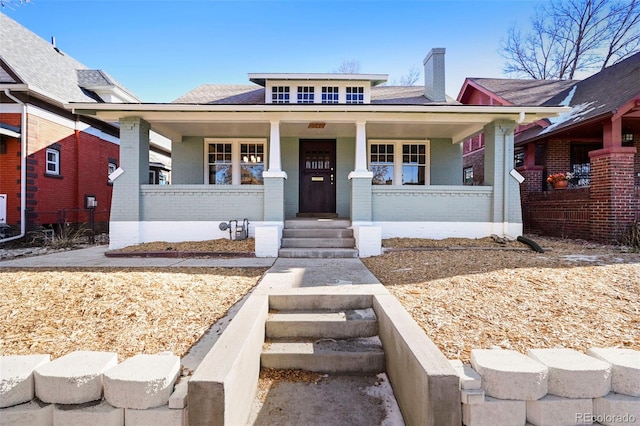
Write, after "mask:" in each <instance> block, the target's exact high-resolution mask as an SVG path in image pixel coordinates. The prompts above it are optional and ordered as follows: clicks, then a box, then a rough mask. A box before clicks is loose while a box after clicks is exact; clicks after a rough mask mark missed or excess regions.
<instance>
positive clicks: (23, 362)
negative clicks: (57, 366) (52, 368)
mask: <svg viewBox="0 0 640 426" xmlns="http://www.w3.org/2000/svg"><path fill="white" fill-rule="evenodd" d="M50 360H51V357H50V356H49V355H15V356H2V357H0V408H5V407H11V406H12V405H18V404H22V403H25V402H29V401H31V400H32V399H33V395H34V383H33V370H34V369H36V368H37V367H39V366H41V365H43V364H45V363H47V362H49V361H50Z"/></svg>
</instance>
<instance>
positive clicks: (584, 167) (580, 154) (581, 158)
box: [570, 143, 602, 186]
mask: <svg viewBox="0 0 640 426" xmlns="http://www.w3.org/2000/svg"><path fill="white" fill-rule="evenodd" d="M601 147H602V146H601V145H600V144H593V143H591V144H571V160H570V161H571V172H572V173H573V179H572V181H571V182H572V183H574V184H575V185H577V186H589V184H590V183H591V160H590V159H589V152H590V151H593V150H596V149H600V148H601Z"/></svg>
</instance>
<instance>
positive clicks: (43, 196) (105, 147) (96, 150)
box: [0, 114, 119, 228]
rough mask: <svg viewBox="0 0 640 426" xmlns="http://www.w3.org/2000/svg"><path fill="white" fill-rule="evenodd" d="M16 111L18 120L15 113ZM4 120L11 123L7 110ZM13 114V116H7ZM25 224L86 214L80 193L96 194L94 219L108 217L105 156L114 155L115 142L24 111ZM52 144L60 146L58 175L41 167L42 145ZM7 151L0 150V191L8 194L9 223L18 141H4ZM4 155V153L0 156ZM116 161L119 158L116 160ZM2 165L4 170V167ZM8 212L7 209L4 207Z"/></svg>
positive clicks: (15, 205)
mask: <svg viewBox="0 0 640 426" xmlns="http://www.w3.org/2000/svg"><path fill="white" fill-rule="evenodd" d="M13 115H15V116H16V117H17V120H18V123H17V125H19V121H20V115H19V114H13ZM2 119H3V122H5V123H7V124H11V125H14V124H12V123H11V122H9V119H8V118H7V117H6V116H3V117H2ZM12 119H14V120H15V118H12ZM27 128H28V140H27V144H28V145H27V146H28V149H27V152H28V156H27V227H28V228H33V227H35V226H39V225H47V224H55V223H58V222H59V221H60V220H63V221H66V222H68V223H86V222H88V220H89V214H88V211H87V210H86V209H85V208H84V207H85V198H84V197H85V195H87V194H88V195H94V196H96V199H97V200H98V208H97V209H96V211H95V221H96V222H104V223H105V224H106V223H108V221H109V212H110V209H111V192H112V186H111V185H109V184H108V179H107V175H108V162H109V159H110V158H111V159H115V160H118V158H119V146H118V145H116V144H114V143H112V142H108V141H106V140H103V139H100V138H98V137H96V136H93V135H90V134H88V133H84V132H77V133H76V132H75V131H74V130H73V129H70V128H68V127H66V126H63V125H61V124H58V123H55V122H52V121H49V120H46V119H43V118H41V117H37V116H34V115H29V116H28V117H27ZM53 144H55V146H56V147H57V148H58V149H59V151H60V175H59V176H49V175H47V174H46V173H45V172H46V148H47V147H49V146H51V145H53ZM9 149H10V150H11V154H10V155H0V170H2V173H1V174H0V185H1V186H0V192H1V193H5V188H7V191H6V192H7V194H10V195H9V197H8V198H9V200H8V203H10V204H11V206H10V208H9V206H8V208H7V210H9V211H10V212H11V214H10V215H8V218H7V219H8V223H9V224H11V225H18V224H19V221H20V184H19V183H20V154H19V150H20V142H19V140H18V141H16V140H13V142H12V143H10V144H9V146H8V152H7V154H9ZM5 157H6V158H5ZM116 162H118V161H116ZM5 165H6V167H5ZM5 171H6V172H5ZM8 213H9V212H8Z"/></svg>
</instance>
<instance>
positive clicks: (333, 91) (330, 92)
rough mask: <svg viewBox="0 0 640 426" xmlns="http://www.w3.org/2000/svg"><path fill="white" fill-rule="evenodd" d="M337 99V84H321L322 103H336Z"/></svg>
mask: <svg viewBox="0 0 640 426" xmlns="http://www.w3.org/2000/svg"><path fill="white" fill-rule="evenodd" d="M338 101H339V96H338V87H337V86H322V103H323V104H337V103H338Z"/></svg>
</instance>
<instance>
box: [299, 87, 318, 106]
mask: <svg viewBox="0 0 640 426" xmlns="http://www.w3.org/2000/svg"><path fill="white" fill-rule="evenodd" d="M314 94H315V93H314V87H313V86H299V87H298V103H299V104H312V103H313V102H314Z"/></svg>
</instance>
